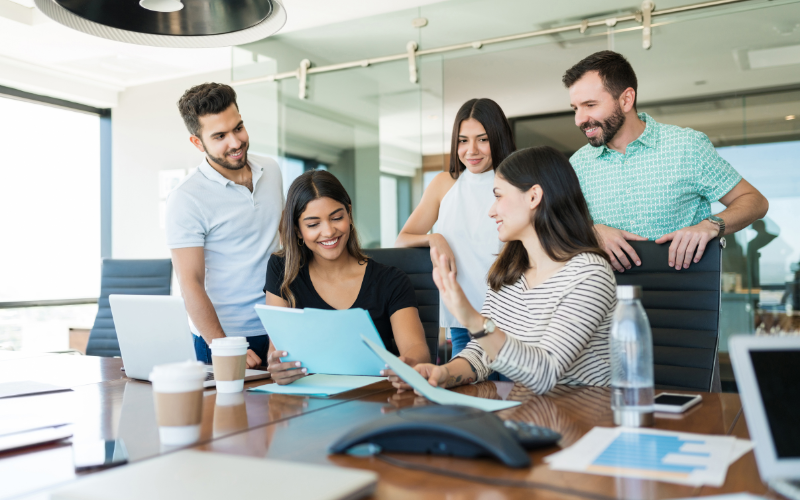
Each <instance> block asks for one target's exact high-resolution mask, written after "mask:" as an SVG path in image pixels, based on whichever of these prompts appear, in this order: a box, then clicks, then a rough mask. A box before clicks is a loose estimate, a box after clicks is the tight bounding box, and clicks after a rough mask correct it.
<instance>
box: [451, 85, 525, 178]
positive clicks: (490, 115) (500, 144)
mask: <svg viewBox="0 0 800 500" xmlns="http://www.w3.org/2000/svg"><path fill="white" fill-rule="evenodd" d="M470 118H474V119H476V120H477V121H479V122H480V124H481V125H483V128H484V130H486V136H487V137H488V138H489V148H490V149H491V150H492V168H493V169H495V170H497V166H498V165H500V163H502V161H503V160H505V159H506V157H507V156H508V155H510V154H511V153H512V152H513V151H514V150H515V149H517V146H516V145H515V144H514V134H513V132H511V125H510V124H509V123H508V119H507V118H506V115H505V113H503V110H502V109H501V108H500V106H499V105H498V104H497V103H496V102H494V101H493V100H491V99H470V100H469V101H467V102H465V103H464V105H463V106H461V109H459V110H458V113H456V120H455V122H453V136H452V137H451V138H450V176H451V177H452V178H453V179H458V176H459V175H461V172H463V171H464V169H465V168H467V167H466V165H464V164H463V163H461V160H460V159H459V158H458V133H459V132H460V131H461V122H463V121H464V120H468V119H470Z"/></svg>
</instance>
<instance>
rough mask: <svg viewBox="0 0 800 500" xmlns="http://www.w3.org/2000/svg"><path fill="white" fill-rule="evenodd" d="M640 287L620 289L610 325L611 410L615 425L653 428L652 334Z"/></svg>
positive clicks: (618, 289) (624, 286)
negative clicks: (641, 299)
mask: <svg viewBox="0 0 800 500" xmlns="http://www.w3.org/2000/svg"><path fill="white" fill-rule="evenodd" d="M641 296H642V289H641V288H640V287H638V286H626V285H623V286H618V287H617V301H618V302H617V310H616V311H615V312H614V320H613V323H612V324H611V409H612V410H614V424H616V425H622V426H625V427H644V426H651V425H653V334H652V333H651V332H650V322H649V321H648V320H647V314H645V312H644V308H643V307H642V303H641V301H640V300H639V299H640V298H641Z"/></svg>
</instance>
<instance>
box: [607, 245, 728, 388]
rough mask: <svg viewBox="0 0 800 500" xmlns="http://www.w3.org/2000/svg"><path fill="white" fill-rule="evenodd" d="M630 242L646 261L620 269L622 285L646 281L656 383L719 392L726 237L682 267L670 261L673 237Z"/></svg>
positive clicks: (644, 293)
mask: <svg viewBox="0 0 800 500" xmlns="http://www.w3.org/2000/svg"><path fill="white" fill-rule="evenodd" d="M629 243H630V245H631V246H632V247H633V249H634V250H635V251H636V253H637V254H638V255H639V257H640V258H641V262H642V265H641V267H636V266H633V267H632V268H631V269H629V270H626V271H625V272H624V273H617V272H615V273H614V274H615V275H616V278H617V285H639V286H641V287H642V305H643V306H644V308H645V311H646V312H647V317H648V318H649V319H650V327H651V329H652V330H653V361H654V363H655V372H654V375H655V383H656V388H661V389H684V390H699V391H713V392H719V390H720V381H719V360H718V356H717V350H718V347H719V311H720V300H721V298H722V295H721V291H722V290H721V286H720V271H721V267H720V266H721V262H722V258H721V257H722V256H721V254H722V245H721V244H720V240H718V239H714V240H712V241H710V242H709V243H708V246H707V247H706V250H705V252H704V253H703V258H702V259H700V262H698V263H697V264H694V263H693V264H691V265H690V266H689V269H682V270H680V271H676V270H675V269H674V268H671V267H669V264H668V262H667V257H668V255H669V243H665V244H663V245H657V244H656V243H654V242H652V241H630V242H629Z"/></svg>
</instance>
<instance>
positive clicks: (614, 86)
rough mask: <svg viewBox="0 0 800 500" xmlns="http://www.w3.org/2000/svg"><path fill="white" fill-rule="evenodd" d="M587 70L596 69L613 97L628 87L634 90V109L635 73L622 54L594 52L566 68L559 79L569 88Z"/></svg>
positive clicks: (636, 86) (608, 51)
mask: <svg viewBox="0 0 800 500" xmlns="http://www.w3.org/2000/svg"><path fill="white" fill-rule="evenodd" d="M589 71H597V72H598V73H599V74H600V79H601V80H603V86H604V87H605V88H606V90H607V91H608V93H609V94H611V95H612V96H614V99H617V98H619V96H620V95H622V93H623V92H625V89H627V88H628V87H630V88H632V89H633V90H634V92H636V97H635V98H634V100H633V108H634V109H636V99H638V98H639V91H638V82H637V80H636V73H635V72H634V71H633V68H632V67H631V63H629V62H628V60H627V59H625V57H624V56H623V55H622V54H618V53H616V52H614V51H611V50H601V51H600V52H595V53H594V54H592V55H590V56H589V57H587V58H585V59H583V60H582V61H581V62H579V63H578V64H576V65H575V66H573V67H571V68H570V69H568V70H567V72H566V73H564V77H563V78H562V79H561V81H562V82H564V86H565V87H567V88H570V87H572V86H573V85H575V82H577V81H578V80H580V79H581V78H583V76H584V75H585V74H586V73H588V72H589Z"/></svg>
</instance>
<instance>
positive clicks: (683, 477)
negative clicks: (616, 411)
mask: <svg viewBox="0 0 800 500" xmlns="http://www.w3.org/2000/svg"><path fill="white" fill-rule="evenodd" d="M735 442H736V438H735V437H732V436H711V435H705V434H692V433H688V432H670V431H661V430H657V429H635V428H624V427H616V428H605V427H595V428H594V429H592V430H591V431H589V432H588V433H587V434H586V435H585V436H583V437H582V438H581V439H580V440H578V442H576V443H575V444H573V445H572V446H570V447H569V448H567V449H565V450H563V451H561V452H559V453H557V454H554V455H551V456H550V457H548V459H549V463H550V468H551V469H553V470H563V471H572V472H584V473H589V474H598V475H603V476H622V477H634V478H641V479H651V480H655V481H665V482H669V483H678V484H686V485H692V486H700V485H709V486H722V484H723V483H724V482H725V475H726V474H727V472H728V464H729V463H730V461H731V457H732V456H733V454H734V447H735Z"/></svg>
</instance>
